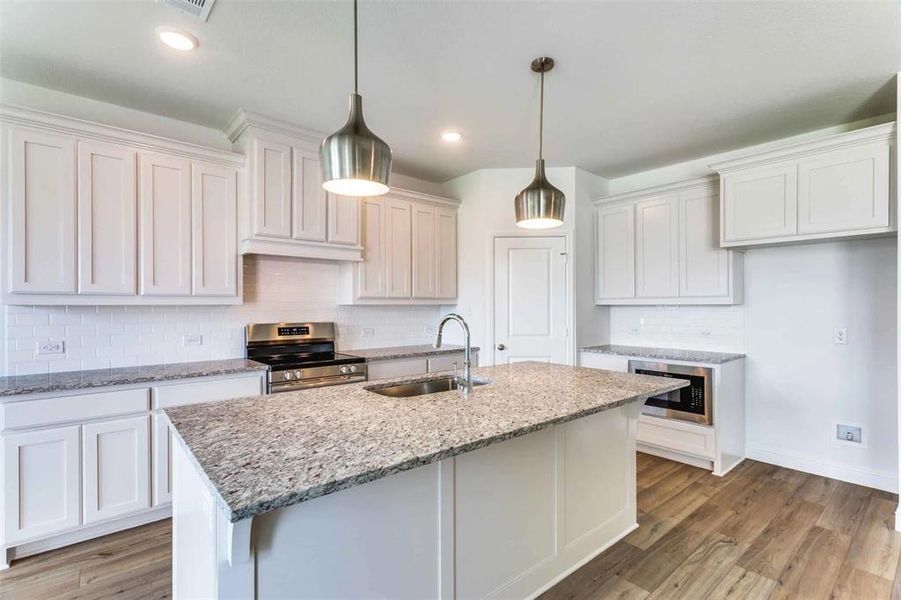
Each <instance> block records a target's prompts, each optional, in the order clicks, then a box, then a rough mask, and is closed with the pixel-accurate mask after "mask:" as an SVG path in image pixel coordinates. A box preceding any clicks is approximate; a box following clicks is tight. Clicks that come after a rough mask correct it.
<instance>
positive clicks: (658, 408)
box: [629, 360, 713, 425]
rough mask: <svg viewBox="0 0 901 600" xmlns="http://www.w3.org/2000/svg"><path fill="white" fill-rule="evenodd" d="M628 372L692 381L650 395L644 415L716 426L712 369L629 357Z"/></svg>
mask: <svg viewBox="0 0 901 600" xmlns="http://www.w3.org/2000/svg"><path fill="white" fill-rule="evenodd" d="M629 372H630V373H637V374H639V375H653V376H655V377H672V378H673V379H684V380H686V381H688V382H689V385H688V387H684V388H681V389H678V390H675V391H673V392H667V393H665V394H659V395H657V396H651V397H650V398H648V401H647V402H645V405H644V407H643V408H642V412H643V413H644V414H646V415H653V416H655V417H664V418H667V419H679V420H681V421H691V422H692V423H701V424H702V425H713V369H711V368H709V367H692V366H686V365H673V364H669V363H659V362H643V361H637V360H630V361H629Z"/></svg>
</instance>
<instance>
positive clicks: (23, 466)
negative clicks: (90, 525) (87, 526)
mask: <svg viewBox="0 0 901 600" xmlns="http://www.w3.org/2000/svg"><path fill="white" fill-rule="evenodd" d="M78 429H79V428H78V426H74V427H59V428H56V429H42V430H40V431H29V432H25V433H13V434H6V435H4V436H3V502H2V504H3V541H4V542H5V543H6V544H10V543H14V542H20V541H25V540H28V539H33V538H37V537H41V536H46V535H49V534H53V533H57V532H60V531H64V530H66V529H71V528H73V527H77V526H78V525H80V524H81V516H80V512H81V511H80V510H79V506H80V504H79V496H80V493H79V490H80V489H81V473H80V472H79V464H78V457H79V449H78V445H79V444H78V439H79V435H78V434H79V432H78Z"/></svg>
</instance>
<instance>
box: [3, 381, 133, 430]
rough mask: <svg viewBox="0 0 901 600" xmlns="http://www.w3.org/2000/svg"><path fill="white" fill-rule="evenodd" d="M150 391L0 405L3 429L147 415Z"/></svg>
mask: <svg viewBox="0 0 901 600" xmlns="http://www.w3.org/2000/svg"><path fill="white" fill-rule="evenodd" d="M149 395H150V390H149V389H147V388H138V389H131V390H115V391H111V392H100V393H96V394H79V395H77V396H59V397H56V398H43V399H41V400H23V401H21V402H10V403H7V404H3V405H0V429H2V430H7V429H21V428H25V427H40V426H42V425H52V424H53V423H67V422H72V421H88V420H91V419H100V418H104V417H112V416H116V415H127V414H131V413H136V412H143V411H146V410H147V409H148V406H149V402H148V400H149Z"/></svg>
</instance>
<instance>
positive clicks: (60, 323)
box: [3, 256, 441, 375]
mask: <svg viewBox="0 0 901 600" xmlns="http://www.w3.org/2000/svg"><path fill="white" fill-rule="evenodd" d="M341 276H342V275H341V272H340V266H339V265H338V264H337V263H328V262H314V261H305V260H299V259H289V258H277V257H256V256H250V257H246V258H245V260H244V304H243V305H240V306H141V307H131V306H129V307H124V306H100V307H98V306H69V307H66V306H59V307H41V306H5V307H3V308H4V315H3V316H4V319H3V321H4V323H5V324H6V331H5V337H4V341H5V342H6V345H7V347H8V350H7V360H6V364H5V368H4V369H3V371H4V374H8V375H21V374H28V373H47V372H58V371H71V370H76V369H97V368H108V367H123V366H133V365H146V364H157V363H171V362H181V361H191V360H208V359H218V358H232V357H240V356H243V355H244V326H245V325H246V324H247V323H267V322H273V321H334V322H336V323H337V324H338V345H339V348H342V349H350V348H365V347H376V346H383V345H389V346H390V345H404V344H423V343H431V342H432V341H433V340H434V336H435V326H436V325H437V323H438V319H439V318H440V315H441V310H440V309H439V308H438V307H368V306H338V305H337V304H336V298H337V295H338V290H339V286H340V282H341V280H340V277H341ZM364 329H365V330H367V331H366V332H365V333H371V335H364ZM369 330H371V331H369ZM186 334H200V335H202V336H203V345H201V346H197V347H185V346H184V345H183V343H182V338H183V336H184V335H186ZM48 339H54V340H65V342H66V354H64V355H42V356H37V355H36V354H35V348H36V344H37V342H38V341H41V340H48Z"/></svg>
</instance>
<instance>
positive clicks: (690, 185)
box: [591, 174, 719, 205]
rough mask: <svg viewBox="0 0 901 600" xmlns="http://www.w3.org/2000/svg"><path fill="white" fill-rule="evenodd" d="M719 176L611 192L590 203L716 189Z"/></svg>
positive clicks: (714, 175)
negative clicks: (629, 190)
mask: <svg viewBox="0 0 901 600" xmlns="http://www.w3.org/2000/svg"><path fill="white" fill-rule="evenodd" d="M718 185H719V176H718V175H716V174H713V175H704V176H702V177H694V178H692V179H685V180H683V181H676V182H674V183H666V184H663V185H656V186H653V187H649V188H642V189H639V190H633V191H631V192H623V193H621V194H611V195H609V196H601V197H599V198H595V199H594V200H592V201H591V202H592V204H594V205H598V204H606V203H608V202H619V201H625V200H637V199H646V198H648V197H649V196H654V195H658V194H673V193H676V192H684V191H686V190H690V189H694V188H698V189H704V188H709V190H710V191H711V192H713V191H717V190H718V189H719V188H718V187H717V186H718Z"/></svg>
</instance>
